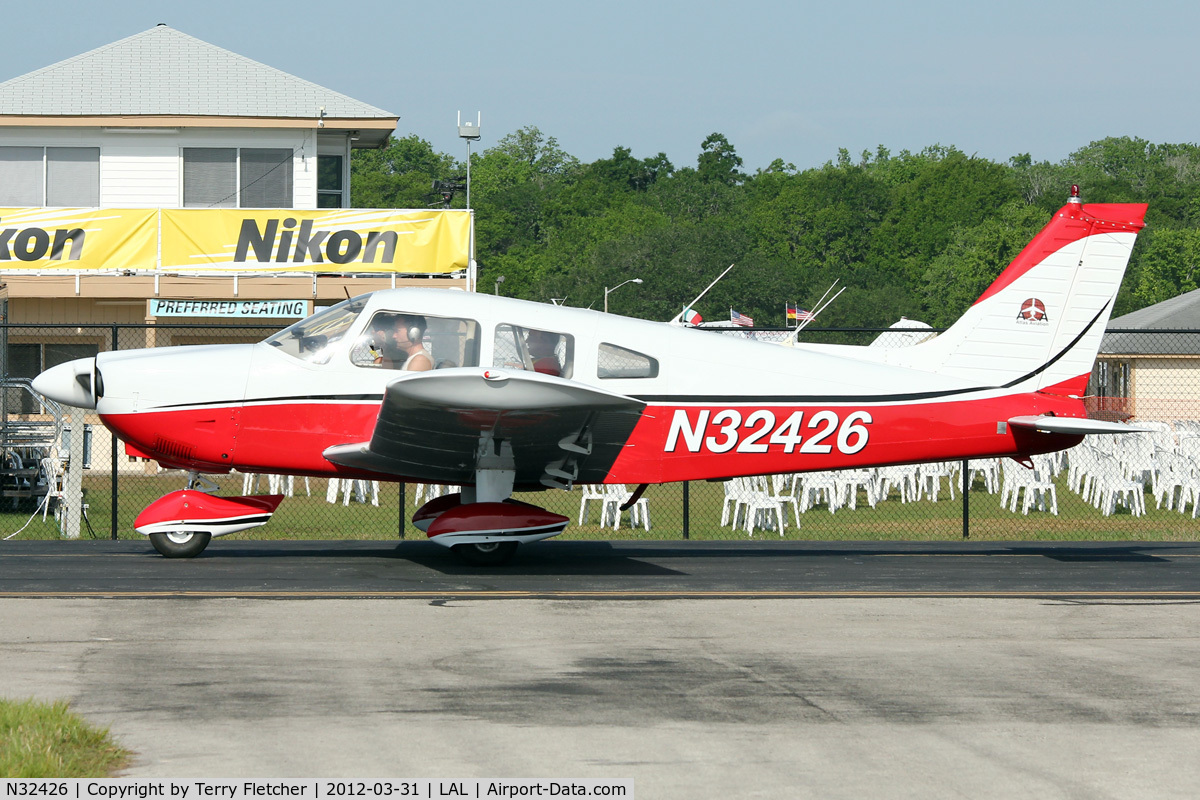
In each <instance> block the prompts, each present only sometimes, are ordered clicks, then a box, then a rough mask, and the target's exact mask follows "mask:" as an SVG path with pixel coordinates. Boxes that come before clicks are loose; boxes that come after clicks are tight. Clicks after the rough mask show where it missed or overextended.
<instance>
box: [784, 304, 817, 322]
mask: <svg viewBox="0 0 1200 800" xmlns="http://www.w3.org/2000/svg"><path fill="white" fill-rule="evenodd" d="M783 305H784V309H785V310H786V312H787V321H788V322H804V321H806V320H810V319H812V318H813V313H812V312H811V311H805V310H804V309H803V308H800V307H799V306H797V305H795V304H794V303H784V304H783Z"/></svg>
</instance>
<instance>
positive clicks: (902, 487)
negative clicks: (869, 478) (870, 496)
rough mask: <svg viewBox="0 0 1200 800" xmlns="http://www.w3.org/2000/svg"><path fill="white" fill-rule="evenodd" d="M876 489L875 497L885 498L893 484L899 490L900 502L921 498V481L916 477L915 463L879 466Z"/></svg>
mask: <svg viewBox="0 0 1200 800" xmlns="http://www.w3.org/2000/svg"><path fill="white" fill-rule="evenodd" d="M878 482H879V483H878V487H879V488H878V489H877V490H876V497H877V498H878V499H879V500H887V498H888V495H889V494H891V491H892V487H893V486H895V487H897V489H898V490H899V492H900V502H901V503H908V502H911V501H915V500H919V499H921V482H920V480H919V478H918V477H917V466H916V465H915V464H900V465H896V466H891V467H880V468H879V472H878Z"/></svg>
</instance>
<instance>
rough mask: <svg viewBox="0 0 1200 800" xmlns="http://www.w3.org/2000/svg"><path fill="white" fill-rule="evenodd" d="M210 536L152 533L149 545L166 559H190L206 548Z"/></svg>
mask: <svg viewBox="0 0 1200 800" xmlns="http://www.w3.org/2000/svg"><path fill="white" fill-rule="evenodd" d="M210 541H212V535H211V534H207V533H184V532H182V531H180V532H176V533H152V534H150V544H152V545H154V549H155V550H157V551H158V552H160V553H162V554H163V555H164V556H166V557H167V558H192V557H193V556H198V555H200V553H202V552H203V551H204V548H206V547H208V543H209V542H210Z"/></svg>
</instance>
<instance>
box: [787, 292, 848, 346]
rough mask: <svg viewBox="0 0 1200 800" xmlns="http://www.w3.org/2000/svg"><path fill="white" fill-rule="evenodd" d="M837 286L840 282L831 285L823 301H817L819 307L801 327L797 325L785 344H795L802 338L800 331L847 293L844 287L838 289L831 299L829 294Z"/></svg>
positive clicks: (822, 298)
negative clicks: (843, 293)
mask: <svg viewBox="0 0 1200 800" xmlns="http://www.w3.org/2000/svg"><path fill="white" fill-rule="evenodd" d="M837 285H838V282H837V281H836V280H835V281H834V282H833V283H831V284H829V288H828V289H826V290H825V294H823V295H821V299H820V300H818V301H817V305H816V307H815V308H814V309H813V312H812V313H811V314H809V316H808V317H807V318H806V319H805V320H804V321H803V322H801V323H800V324H799V325H797V326H796V327H795V329H794V330H793V331H792V333H791V335H790V336H789V337H788V338H787V339H786V340H785V342H786V343H787V344H788V346H791V345H793V344H795V343H796V341H797V340H798V339H799V338H800V331H802V330H804V329H805V328H807V327H808V326H809V325H811V324H812V321H813V320H814V319H816V318H817V315H818V314H820V313H821V312H822V311H824V310H825V309H827V308H829V304H830V303H832V302H833V301H834V300H837V299H838V297H840V296H841V294H842V292H844V291H846V287H845V286H843V287H842V288H840V289H838V291H837V294H835V295H834V296H833V297H829V293H830V292H832V291H833V287H835V286H837ZM826 297H829V300H828V301H826V300H825V298H826Z"/></svg>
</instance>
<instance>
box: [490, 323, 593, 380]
mask: <svg viewBox="0 0 1200 800" xmlns="http://www.w3.org/2000/svg"><path fill="white" fill-rule="evenodd" d="M574 361H575V337H574V336H571V335H570V334H567V333H559V332H557V331H547V330H542V329H540V328H525V327H522V326H520V325H508V324H504V325H497V326H496V338H495V339H494V340H493V347H492V366H493V367H504V368H506V369H523V370H528V371H529V372H540V373H542V374H543V375H553V376H554V377H556V378H569V377H571V372H572V371H573V369H574Z"/></svg>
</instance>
